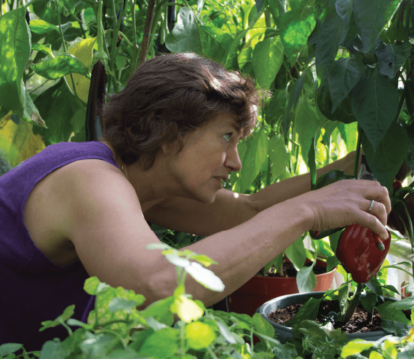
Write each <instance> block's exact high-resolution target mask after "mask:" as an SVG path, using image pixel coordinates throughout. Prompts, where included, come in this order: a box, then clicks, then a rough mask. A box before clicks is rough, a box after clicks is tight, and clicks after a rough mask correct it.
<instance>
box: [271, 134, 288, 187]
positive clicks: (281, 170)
mask: <svg viewBox="0 0 414 359" xmlns="http://www.w3.org/2000/svg"><path fill="white" fill-rule="evenodd" d="M269 161H270V166H271V167H270V171H271V173H272V176H273V177H274V178H280V179H281V180H283V179H285V178H286V177H289V176H290V174H289V170H288V168H289V167H288V166H289V161H290V153H289V150H288V149H287V148H286V146H285V141H284V140H283V138H282V136H281V135H280V134H279V135H275V136H273V137H272V138H271V139H270V140H269Z"/></svg>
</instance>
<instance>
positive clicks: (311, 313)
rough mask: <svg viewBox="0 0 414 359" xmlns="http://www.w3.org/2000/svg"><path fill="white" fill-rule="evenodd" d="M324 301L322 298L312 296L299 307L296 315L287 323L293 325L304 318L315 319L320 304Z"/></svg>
mask: <svg viewBox="0 0 414 359" xmlns="http://www.w3.org/2000/svg"><path fill="white" fill-rule="evenodd" d="M321 301H322V297H321V298H314V297H311V298H309V300H308V301H307V302H306V303H305V304H304V305H303V306H302V308H300V309H299V311H298V312H297V313H296V315H295V316H294V317H293V318H292V319H290V320H289V321H288V322H286V323H285V324H286V325H289V326H292V325H295V324H297V323H300V322H301V321H303V320H315V319H316V316H317V314H318V310H319V304H320V303H321Z"/></svg>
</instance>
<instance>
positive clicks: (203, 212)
mask: <svg viewBox="0 0 414 359" xmlns="http://www.w3.org/2000/svg"><path fill="white" fill-rule="evenodd" d="M354 158H355V152H351V153H349V154H348V155H347V156H346V157H344V158H342V159H341V160H338V161H335V162H333V163H331V164H329V165H328V166H325V167H323V168H321V169H319V170H318V176H320V175H322V174H323V173H325V172H328V171H330V170H333V169H340V170H343V171H344V172H345V173H346V174H352V173H353V167H354ZM310 189H311V180H310V174H309V173H308V174H304V175H300V176H295V177H292V178H289V179H286V180H284V181H281V182H277V183H274V184H272V185H270V186H268V187H266V188H264V189H262V190H260V191H259V192H257V193H255V194H252V195H244V194H238V193H234V192H232V191H229V190H224V189H222V190H220V191H219V192H218V193H217V195H216V199H215V201H214V203H212V204H210V205H205V204H202V203H199V202H196V201H193V200H190V199H186V198H177V197H174V198H170V199H168V200H166V201H164V202H162V203H160V204H159V205H156V206H154V207H153V208H151V209H150V210H148V211H146V212H145V213H144V214H145V218H146V219H147V220H149V221H150V222H153V223H156V224H158V225H160V226H163V227H164V228H169V229H174V230H177V231H181V232H185V233H193V234H197V235H201V236H209V235H212V234H214V233H218V232H220V231H224V230H228V229H230V228H233V227H235V226H237V225H239V224H241V223H244V222H245V221H247V220H249V219H251V218H253V217H254V216H255V215H257V214H258V213H259V212H261V211H263V210H264V209H266V208H269V207H271V206H273V205H275V204H277V203H281V202H283V201H286V200H287V199H290V198H294V197H296V196H299V195H301V194H303V193H306V192H309V191H310Z"/></svg>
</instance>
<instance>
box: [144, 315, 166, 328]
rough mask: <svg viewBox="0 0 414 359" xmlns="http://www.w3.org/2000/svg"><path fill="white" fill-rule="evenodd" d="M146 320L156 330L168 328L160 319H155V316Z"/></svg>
mask: <svg viewBox="0 0 414 359" xmlns="http://www.w3.org/2000/svg"><path fill="white" fill-rule="evenodd" d="M145 322H146V323H147V325H148V326H149V327H150V328H151V329H153V330H154V331H158V330H161V329H164V328H167V326H166V325H165V324H164V323H160V322H159V321H157V320H155V319H154V318H153V317H148V318H145Z"/></svg>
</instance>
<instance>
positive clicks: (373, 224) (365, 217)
mask: <svg viewBox="0 0 414 359" xmlns="http://www.w3.org/2000/svg"><path fill="white" fill-rule="evenodd" d="M370 213H371V212H370ZM370 213H367V212H362V214H361V215H360V216H359V217H358V220H357V223H358V224H360V225H361V226H363V227H366V228H369V229H370V230H371V231H373V232H374V233H376V234H378V235H379V236H380V238H381V239H382V240H386V239H387V238H388V231H387V229H386V228H385V226H384V225H383V224H382V223H381V222H380V220H379V219H378V218H377V217H375V216H374V215H372V214H370Z"/></svg>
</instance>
